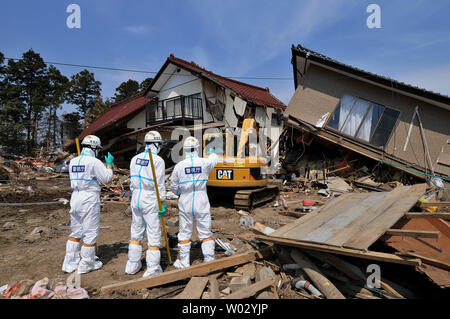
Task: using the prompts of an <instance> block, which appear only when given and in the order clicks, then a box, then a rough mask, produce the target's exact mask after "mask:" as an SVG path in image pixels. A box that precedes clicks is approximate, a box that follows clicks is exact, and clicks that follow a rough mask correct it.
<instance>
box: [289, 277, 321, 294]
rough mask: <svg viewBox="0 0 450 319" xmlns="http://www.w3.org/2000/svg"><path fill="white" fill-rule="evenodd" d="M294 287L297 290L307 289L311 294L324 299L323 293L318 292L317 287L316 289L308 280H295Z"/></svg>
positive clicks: (293, 281)
mask: <svg viewBox="0 0 450 319" xmlns="http://www.w3.org/2000/svg"><path fill="white" fill-rule="evenodd" d="M291 284H292V287H295V288H297V289H301V288H303V289H306V290H308V291H309V292H310V293H312V294H313V295H314V296H317V297H322V293H321V292H320V291H319V290H317V288H316V287H314V286H313V285H312V284H311V283H310V282H309V281H307V280H301V279H300V278H294V279H292V281H291Z"/></svg>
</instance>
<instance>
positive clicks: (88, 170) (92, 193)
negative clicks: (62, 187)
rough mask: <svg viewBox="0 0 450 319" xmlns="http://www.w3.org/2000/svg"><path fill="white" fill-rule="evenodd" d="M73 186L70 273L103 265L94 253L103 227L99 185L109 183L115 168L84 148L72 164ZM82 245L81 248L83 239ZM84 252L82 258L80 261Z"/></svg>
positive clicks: (68, 255)
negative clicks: (101, 225)
mask: <svg viewBox="0 0 450 319" xmlns="http://www.w3.org/2000/svg"><path fill="white" fill-rule="evenodd" d="M69 175H70V186H71V187H72V189H73V192H72V196H71V198H70V229H71V231H72V233H71V234H70V237H69V240H68V241H67V243H66V256H65V258H64V263H63V266H62V270H63V271H65V272H68V273H71V272H73V271H75V270H76V269H77V268H78V273H79V274H83V273H87V272H89V271H91V270H96V269H100V268H101V267H102V266H103V264H102V262H101V261H100V260H98V258H97V257H96V256H95V244H96V242H97V237H98V234H99V231H100V185H99V183H109V182H110V181H111V178H112V175H113V171H112V169H108V168H106V167H105V164H103V163H102V162H101V161H100V160H99V159H97V158H96V157H95V154H94V151H93V150H91V149H90V148H86V147H85V148H83V150H82V152H81V154H80V156H77V157H75V158H74V159H72V160H71V161H70V164H69ZM81 239H83V246H82V247H81V251H79V249H80V240H81ZM80 255H81V261H80Z"/></svg>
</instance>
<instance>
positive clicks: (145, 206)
mask: <svg viewBox="0 0 450 319" xmlns="http://www.w3.org/2000/svg"><path fill="white" fill-rule="evenodd" d="M149 149H150V150H151V152H152V157H153V164H154V165H155V174H156V176H157V178H158V179H157V183H158V190H159V196H160V199H161V202H163V201H164V200H165V195H166V188H165V185H164V182H165V163H164V160H163V159H162V158H161V157H160V156H158V155H157V153H158V152H159V148H158V147H156V146H155V145H154V144H152V145H148V146H147V147H146V149H145V151H144V152H142V153H140V154H138V155H136V156H135V157H133V159H132V160H131V163H130V175H131V184H130V190H131V192H132V197H131V211H132V222H131V241H130V244H129V246H128V261H127V264H126V267H125V273H127V274H135V273H137V272H138V271H139V270H140V269H141V267H142V264H141V255H142V246H141V241H142V240H143V239H144V236H145V231H147V239H148V249H147V253H146V262H147V271H146V272H145V273H144V275H143V277H147V276H151V275H154V274H157V273H161V272H162V269H161V266H160V259H161V253H160V250H159V248H160V246H161V222H160V218H159V216H158V199H157V197H156V192H155V184H154V182H153V174H152V167H151V164H150V157H149V153H148V152H149Z"/></svg>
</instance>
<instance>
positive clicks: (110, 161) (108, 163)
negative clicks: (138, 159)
mask: <svg viewBox="0 0 450 319" xmlns="http://www.w3.org/2000/svg"><path fill="white" fill-rule="evenodd" d="M105 162H106V166H111V167H113V163H114V156H112V155H111V153H110V152H108V156H105Z"/></svg>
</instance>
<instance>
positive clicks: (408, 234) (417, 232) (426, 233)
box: [384, 229, 441, 238]
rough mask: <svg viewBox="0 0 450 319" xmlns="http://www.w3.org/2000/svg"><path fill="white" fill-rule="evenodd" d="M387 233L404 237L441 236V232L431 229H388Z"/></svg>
mask: <svg viewBox="0 0 450 319" xmlns="http://www.w3.org/2000/svg"><path fill="white" fill-rule="evenodd" d="M384 234H385V235H389V236H402V237H415V238H419V237H423V238H439V237H441V233H440V232H438V231H431V230H403V229H388V230H387V231H386V232H385V233H384Z"/></svg>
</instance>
